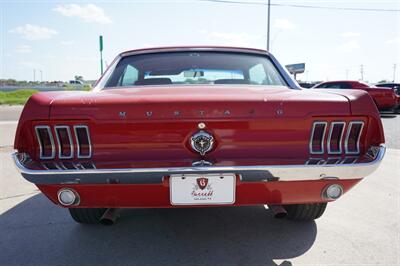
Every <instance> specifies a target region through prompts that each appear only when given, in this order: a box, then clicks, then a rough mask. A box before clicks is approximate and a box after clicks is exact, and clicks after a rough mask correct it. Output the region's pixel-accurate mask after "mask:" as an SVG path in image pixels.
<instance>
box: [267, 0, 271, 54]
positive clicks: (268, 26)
mask: <svg viewBox="0 0 400 266" xmlns="http://www.w3.org/2000/svg"><path fill="white" fill-rule="evenodd" d="M270 24H271V0H268V22H267V52H269V32H270Z"/></svg>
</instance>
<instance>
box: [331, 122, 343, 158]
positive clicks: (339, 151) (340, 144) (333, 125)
mask: <svg viewBox="0 0 400 266" xmlns="http://www.w3.org/2000/svg"><path fill="white" fill-rule="evenodd" d="M336 125H342V126H343V128H342V132H341V133H340V138H339V139H338V147H339V150H337V151H332V147H331V141H332V132H333V130H334V128H335V126H336ZM345 129H346V123H345V122H331V123H330V127H329V134H328V140H327V147H328V154H342V143H343V135H344V131H345Z"/></svg>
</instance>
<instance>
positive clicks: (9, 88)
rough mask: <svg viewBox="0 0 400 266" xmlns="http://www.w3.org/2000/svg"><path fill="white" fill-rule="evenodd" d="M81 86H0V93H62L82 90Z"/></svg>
mask: <svg viewBox="0 0 400 266" xmlns="http://www.w3.org/2000/svg"><path fill="white" fill-rule="evenodd" d="M83 87H84V86H83V85H82V86H70V85H69V86H68V87H64V86H0V91H16V90H28V89H32V90H38V91H64V90H82V89H83Z"/></svg>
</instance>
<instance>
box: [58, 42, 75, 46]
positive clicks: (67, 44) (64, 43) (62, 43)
mask: <svg viewBox="0 0 400 266" xmlns="http://www.w3.org/2000/svg"><path fill="white" fill-rule="evenodd" d="M60 44H61V45H65V46H70V45H73V44H75V42H74V41H61V42H60Z"/></svg>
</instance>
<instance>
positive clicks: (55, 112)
mask: <svg viewBox="0 0 400 266" xmlns="http://www.w3.org/2000/svg"><path fill="white" fill-rule="evenodd" d="M383 143H384V135H383V129H382V124H381V120H380V117H379V113H378V111H377V109H376V107H375V105H374V102H373V101H372V100H371V97H370V96H369V95H368V94H367V93H366V92H364V91H362V90H348V91H343V90H331V91H317V90H302V89H301V88H299V87H298V85H297V83H295V82H294V81H293V80H292V79H291V78H290V76H289V74H288V73H287V72H286V70H285V69H284V68H283V67H282V66H281V65H280V64H279V63H278V62H277V60H276V59H275V58H274V57H273V56H272V55H271V54H269V53H267V52H266V51H263V50H256V49H245V48H227V47H225V48H223V47H175V48H157V49H156V48H154V49H143V50H133V51H128V52H124V53H121V54H120V55H119V56H118V57H117V58H116V59H115V60H114V62H113V63H112V64H111V66H110V67H109V68H108V70H107V71H106V72H105V74H104V75H103V76H102V77H101V78H100V80H99V81H98V82H97V84H96V86H95V87H94V88H93V90H92V91H90V92H45V93H37V94H35V95H33V96H32V97H31V98H30V99H29V101H28V102H27V104H26V105H25V108H24V110H23V113H22V115H21V118H20V121H19V125H18V129H17V133H16V139H15V149H16V150H17V152H16V153H15V154H14V155H13V158H14V160H15V163H16V165H17V167H18V169H19V170H20V172H21V174H22V176H23V177H24V178H25V179H27V180H28V181H30V182H33V183H34V184H36V186H37V187H38V188H39V189H40V190H41V191H42V192H43V193H44V194H45V195H46V196H47V197H48V198H49V199H50V200H51V201H52V202H54V203H55V204H58V205H60V206H63V207H66V208H68V209H69V211H70V213H71V215H72V217H73V219H75V220H76V221H77V222H80V223H97V222H99V221H102V222H103V223H112V222H113V221H114V220H115V216H116V211H115V210H117V209H118V208H170V207H193V206H196V207H204V206H239V205H268V206H269V208H270V209H271V210H272V212H273V213H274V214H275V216H276V217H283V216H286V215H287V217H288V218H291V219H297V220H312V219H316V218H318V217H320V216H321V215H322V214H323V212H324V211H325V208H326V206H327V203H328V202H331V201H334V200H336V199H338V198H339V197H341V196H342V194H343V193H345V192H347V191H348V190H350V189H351V188H352V187H353V186H354V185H355V184H357V183H358V182H360V181H361V180H362V179H363V178H364V177H366V176H367V175H369V174H371V173H372V172H373V171H374V170H375V169H376V168H377V167H378V165H379V164H380V162H381V160H382V158H383V156H384V153H385V147H384V145H383Z"/></svg>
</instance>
